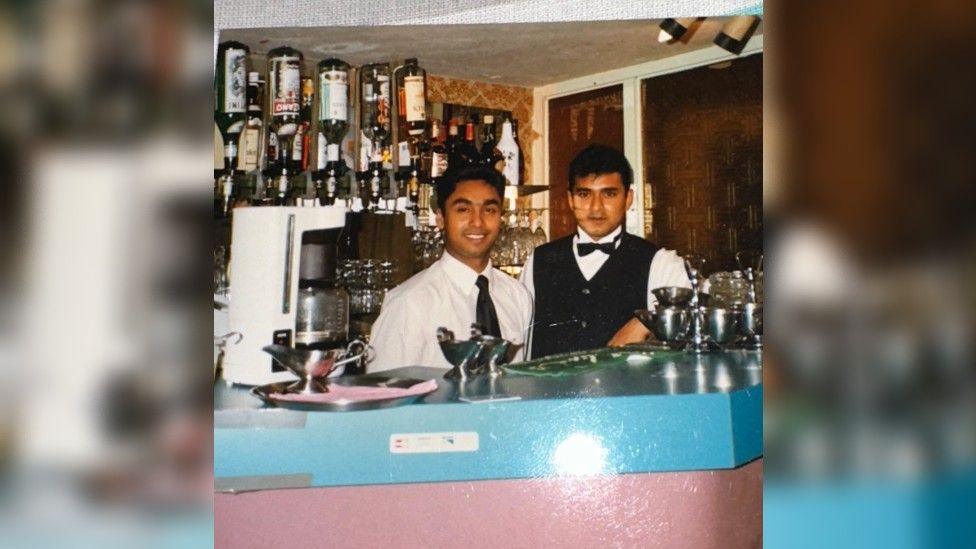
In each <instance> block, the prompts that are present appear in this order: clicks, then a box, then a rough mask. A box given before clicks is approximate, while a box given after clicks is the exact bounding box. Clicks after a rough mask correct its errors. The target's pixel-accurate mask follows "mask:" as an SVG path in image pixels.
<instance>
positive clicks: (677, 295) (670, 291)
mask: <svg viewBox="0 0 976 549" xmlns="http://www.w3.org/2000/svg"><path fill="white" fill-rule="evenodd" d="M651 293H652V294H654V297H655V298H656V299H657V304H658V305H659V306H661V307H684V306H685V305H688V303H690V302H691V298H692V296H693V295H694V292H693V291H692V290H691V288H682V287H680V286H664V287H661V288H654V289H653V290H651Z"/></svg>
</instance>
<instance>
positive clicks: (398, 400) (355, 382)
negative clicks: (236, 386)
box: [251, 374, 430, 412]
mask: <svg viewBox="0 0 976 549" xmlns="http://www.w3.org/2000/svg"><path fill="white" fill-rule="evenodd" d="M425 381H427V380H424V379H414V378H405V377H387V376H384V375H380V374H367V375H362V376H349V377H340V378H333V379H330V380H329V385H343V386H347V387H388V388H397V389H408V388H410V387H413V386H414V385H416V384H418V383H423V382H425ZM295 384H296V382H295V381H280V382H278V383H269V384H267V385H259V386H257V387H255V388H253V389H251V394H252V395H254V396H256V397H257V398H259V399H261V400H262V401H264V403H265V404H267V405H269V406H277V407H278V408H285V409H288V410H297V411H301V412H354V411H358V410H379V409H382V408H393V407H396V406H403V405H404V404H411V403H413V402H416V401H417V400H420V399H422V398H424V397H425V396H427V395H428V394H430V393H426V394H420V395H409V396H403V397H394V398H384V399H377V400H366V401H359V402H314V403H313V402H294V401H290V400H279V399H276V398H274V396H273V395H275V394H282V393H293V392H296V391H295V390H294V388H295Z"/></svg>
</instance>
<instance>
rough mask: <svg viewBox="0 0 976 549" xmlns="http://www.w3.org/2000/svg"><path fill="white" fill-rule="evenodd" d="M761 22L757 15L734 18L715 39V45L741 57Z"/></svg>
mask: <svg viewBox="0 0 976 549" xmlns="http://www.w3.org/2000/svg"><path fill="white" fill-rule="evenodd" d="M759 22H760V19H759V17H757V16H755V15H740V16H738V17H733V18H732V19H729V22H728V23H726V24H725V26H724V27H722V31H721V32H719V33H718V35H717V36H716V37H715V44H716V45H718V46H719V47H720V48H722V49H723V50H725V51H727V52H729V53H733V54H735V55H739V54H740V53H742V49H743V48H745V47H746V42H748V41H749V39H750V38H752V35H753V33H755V32H756V28H757V27H758V26H759Z"/></svg>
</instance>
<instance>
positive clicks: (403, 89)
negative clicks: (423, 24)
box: [393, 58, 427, 138]
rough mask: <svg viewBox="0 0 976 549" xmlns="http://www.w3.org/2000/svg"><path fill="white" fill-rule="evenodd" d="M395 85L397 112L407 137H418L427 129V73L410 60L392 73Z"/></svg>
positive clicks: (414, 61)
mask: <svg viewBox="0 0 976 549" xmlns="http://www.w3.org/2000/svg"><path fill="white" fill-rule="evenodd" d="M393 74H394V76H395V77H396V85H397V103H398V105H397V112H398V114H399V115H400V120H399V122H400V123H401V126H400V127H401V128H403V129H404V130H405V132H406V135H407V136H411V137H415V138H416V137H419V136H421V135H423V133H424V131H425V130H426V129H427V71H425V70H424V69H422V68H420V67H419V66H418V65H417V59H416V58H410V59H407V60H405V61H404V62H403V65H402V66H400V67H397V68H396V70H395V71H393Z"/></svg>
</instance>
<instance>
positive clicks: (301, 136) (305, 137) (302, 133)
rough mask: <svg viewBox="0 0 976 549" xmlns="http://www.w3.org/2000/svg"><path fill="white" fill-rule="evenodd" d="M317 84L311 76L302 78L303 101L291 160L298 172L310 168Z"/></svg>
mask: <svg viewBox="0 0 976 549" xmlns="http://www.w3.org/2000/svg"><path fill="white" fill-rule="evenodd" d="M314 97H315V84H314V81H313V80H312V79H311V78H302V103H301V107H300V109H299V114H298V118H299V122H298V129H297V130H296V131H295V144H294V145H293V146H292V151H291V160H292V164H293V165H294V169H295V171H296V172H299V173H300V172H304V171H306V170H308V159H309V155H308V153H309V148H310V146H311V144H312V101H313V100H314Z"/></svg>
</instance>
